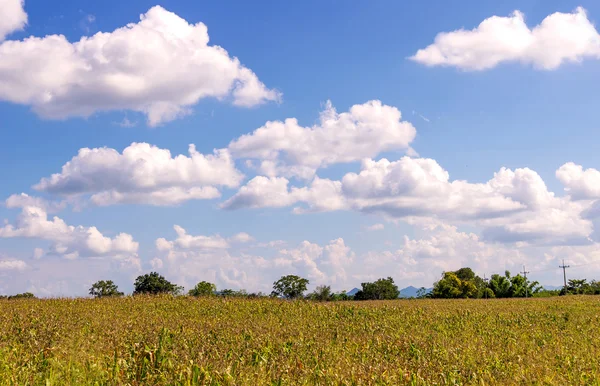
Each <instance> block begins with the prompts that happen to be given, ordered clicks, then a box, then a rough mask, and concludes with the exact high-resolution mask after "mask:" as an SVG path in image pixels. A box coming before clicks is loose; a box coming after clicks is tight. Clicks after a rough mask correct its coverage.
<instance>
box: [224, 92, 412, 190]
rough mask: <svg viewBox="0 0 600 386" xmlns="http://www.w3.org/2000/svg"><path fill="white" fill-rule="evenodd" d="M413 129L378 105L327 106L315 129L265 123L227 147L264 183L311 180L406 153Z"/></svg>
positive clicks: (294, 123)
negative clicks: (319, 173)
mask: <svg viewBox="0 0 600 386" xmlns="http://www.w3.org/2000/svg"><path fill="white" fill-rule="evenodd" d="M415 135H416V130H415V128H414V127H413V126H412V125H411V124H410V123H409V122H406V121H402V120H401V114H400V111H399V110H398V109H397V108H395V107H392V106H387V105H384V104H382V103H381V102H380V101H369V102H367V103H364V104H362V105H354V106H352V107H351V108H350V110H349V111H348V112H345V113H337V112H336V110H335V109H334V108H333V106H332V105H331V102H327V105H326V107H325V110H324V111H323V112H321V115H320V120H319V123H318V124H316V125H314V126H312V127H302V126H300V125H299V124H298V121H297V120H296V119H295V118H289V119H286V120H285V121H284V122H281V121H272V122H267V123H266V124H265V125H264V126H263V127H261V128H259V129H256V130H255V131H254V132H253V133H251V134H247V135H243V136H241V137H240V138H238V139H236V140H234V141H232V142H231V143H230V144H229V149H230V151H231V153H232V154H233V155H234V156H235V157H236V158H250V159H256V160H260V165H259V166H258V168H259V170H260V171H261V173H262V174H264V175H267V176H269V177H274V176H285V177H291V176H296V177H301V178H312V177H313V175H314V173H315V171H316V170H317V169H319V168H323V167H327V166H328V165H332V164H336V163H347V162H353V161H359V160H361V159H362V158H365V157H375V156H376V155H377V154H379V153H381V152H384V151H392V150H407V149H408V147H409V144H410V143H411V142H412V140H413V139H414V138H415Z"/></svg>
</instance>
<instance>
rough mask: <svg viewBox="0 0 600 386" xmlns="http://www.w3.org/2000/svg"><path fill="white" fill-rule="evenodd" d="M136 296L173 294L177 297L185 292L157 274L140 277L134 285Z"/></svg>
mask: <svg viewBox="0 0 600 386" xmlns="http://www.w3.org/2000/svg"><path fill="white" fill-rule="evenodd" d="M133 286H134V290H133V294H134V295H139V294H148V295H157V294H172V295H177V294H179V293H181V291H182V290H183V288H182V287H180V286H178V285H176V284H173V283H171V282H170V281H168V280H167V279H165V278H164V277H163V276H162V275H159V274H158V273H157V272H151V273H147V274H145V275H141V276H138V277H137V279H135V283H134V285H133Z"/></svg>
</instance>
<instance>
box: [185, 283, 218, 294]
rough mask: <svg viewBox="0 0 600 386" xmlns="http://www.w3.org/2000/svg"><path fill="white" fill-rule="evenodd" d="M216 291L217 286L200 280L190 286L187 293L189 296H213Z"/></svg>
mask: <svg viewBox="0 0 600 386" xmlns="http://www.w3.org/2000/svg"><path fill="white" fill-rule="evenodd" d="M215 292H217V286H216V285H214V284H213V283H209V282H207V281H201V282H200V283H198V284H196V286H195V287H194V288H192V289H191V290H190V291H189V292H188V295H190V296H213V295H214V294H215Z"/></svg>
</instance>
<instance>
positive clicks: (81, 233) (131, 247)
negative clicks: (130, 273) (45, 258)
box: [0, 206, 139, 259]
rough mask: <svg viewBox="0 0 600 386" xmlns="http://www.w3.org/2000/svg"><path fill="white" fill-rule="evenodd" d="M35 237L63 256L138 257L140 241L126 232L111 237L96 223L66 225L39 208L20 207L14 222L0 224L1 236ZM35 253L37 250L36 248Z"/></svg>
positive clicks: (52, 252) (51, 250)
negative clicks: (49, 243)
mask: <svg viewBox="0 0 600 386" xmlns="http://www.w3.org/2000/svg"><path fill="white" fill-rule="evenodd" d="M14 237H23V238H34V239H41V240H48V241H50V242H51V243H52V246H51V248H50V251H49V253H51V254H56V255H60V256H63V257H66V258H77V257H103V256H107V257H114V258H121V259H126V258H134V259H137V250H138V247H139V244H138V243H137V242H136V241H134V240H133V237H132V236H131V235H130V234H127V233H119V234H118V235H117V236H115V237H113V238H110V237H107V236H104V235H103V234H102V233H101V232H100V231H99V230H98V229H97V228H96V227H84V226H81V225H80V226H72V225H67V223H65V221H64V220H62V219H60V218H59V217H54V218H52V219H51V220H50V219H48V214H47V213H46V211H44V210H43V209H42V208H37V207H33V206H28V207H25V208H23V209H22V211H21V213H20V214H19V216H18V217H17V219H16V222H15V224H14V225H12V224H7V225H5V226H4V227H2V228H0V238H14ZM36 253H37V252H36Z"/></svg>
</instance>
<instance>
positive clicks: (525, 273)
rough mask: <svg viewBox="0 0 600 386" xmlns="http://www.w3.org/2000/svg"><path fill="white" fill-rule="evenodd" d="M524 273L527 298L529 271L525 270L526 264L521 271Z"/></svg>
mask: <svg viewBox="0 0 600 386" xmlns="http://www.w3.org/2000/svg"><path fill="white" fill-rule="evenodd" d="M521 273H522V274H523V276H524V277H525V298H527V292H528V288H527V287H528V286H527V274H528V273H529V272H527V271H525V266H524V265H523V272H521Z"/></svg>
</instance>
